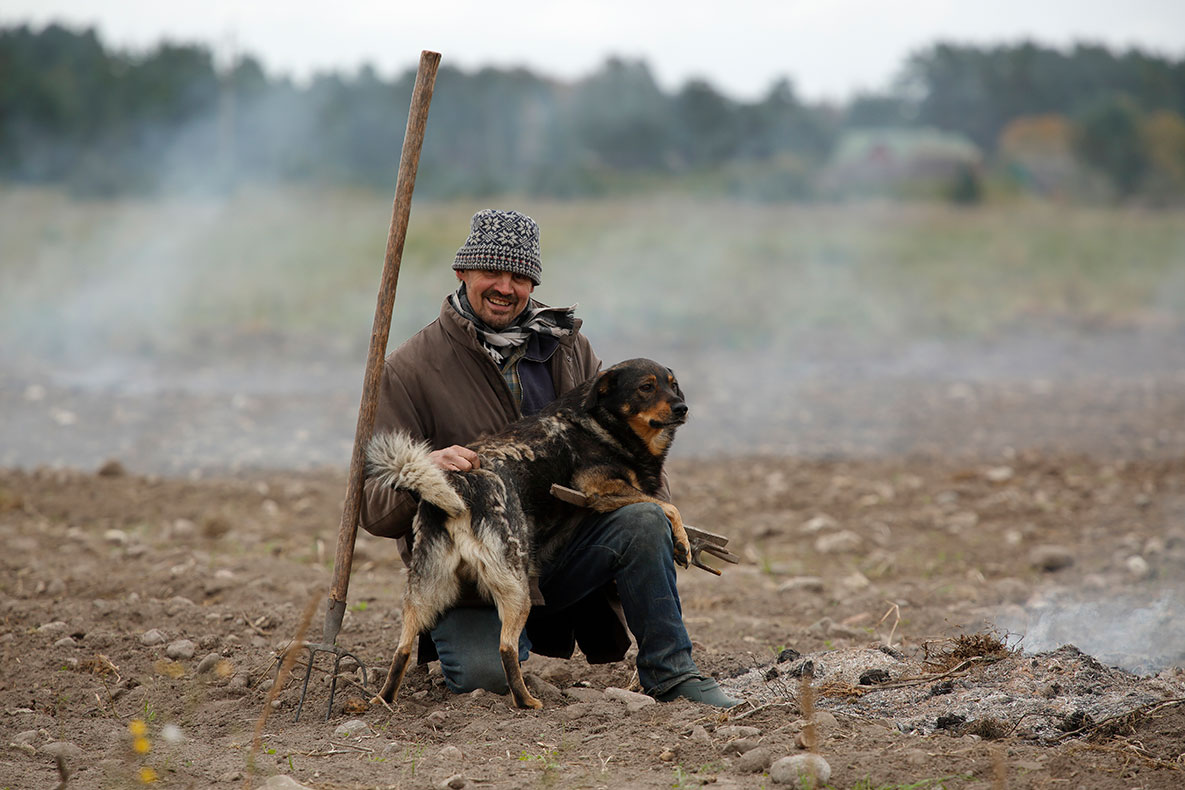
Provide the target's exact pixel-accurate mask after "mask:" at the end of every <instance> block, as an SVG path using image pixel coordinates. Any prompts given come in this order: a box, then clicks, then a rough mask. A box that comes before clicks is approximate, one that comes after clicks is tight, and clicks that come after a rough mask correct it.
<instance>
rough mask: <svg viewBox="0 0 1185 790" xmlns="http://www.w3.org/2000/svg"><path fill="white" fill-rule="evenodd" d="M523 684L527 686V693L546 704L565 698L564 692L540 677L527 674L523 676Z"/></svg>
mask: <svg viewBox="0 0 1185 790" xmlns="http://www.w3.org/2000/svg"><path fill="white" fill-rule="evenodd" d="M523 682H524V683H525V684H526V686H527V691H530V692H531V694H533V695H534V696H535V697H536V698H538V699H541V700H543V701H545V702H552V701H555V700H558V699H560V698H561V697H562V696H563V692H561V691H560V690H559V688H558V687H557V686H554V685H552V684H551V683H548V682H547V681H546V680H544V679H543V678H541V677H539V676H538V675H535V674H532V673H526V674H524V675H523Z"/></svg>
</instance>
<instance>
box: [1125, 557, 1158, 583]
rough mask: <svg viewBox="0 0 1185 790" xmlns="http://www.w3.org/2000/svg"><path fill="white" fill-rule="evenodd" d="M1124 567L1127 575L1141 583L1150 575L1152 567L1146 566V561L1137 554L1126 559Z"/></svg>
mask: <svg viewBox="0 0 1185 790" xmlns="http://www.w3.org/2000/svg"><path fill="white" fill-rule="evenodd" d="M1124 566H1125V567H1126V568H1127V572H1128V575H1130V576H1131V577H1132V578H1133V579H1135V580H1137V581H1143V580H1144V579H1147V578H1148V577H1149V576H1151V575H1152V567H1151V566H1150V565H1148V560H1146V559H1144V558H1143V557H1141V556H1140V555H1139V554H1133V555H1132V556H1130V557H1128V558H1127V560H1126V561H1125V562H1124Z"/></svg>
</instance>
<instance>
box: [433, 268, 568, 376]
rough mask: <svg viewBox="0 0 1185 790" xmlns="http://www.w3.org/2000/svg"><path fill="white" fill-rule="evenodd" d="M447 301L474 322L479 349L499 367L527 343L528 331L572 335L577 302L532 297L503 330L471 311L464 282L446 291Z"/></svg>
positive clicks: (529, 336) (557, 335) (529, 333)
mask: <svg viewBox="0 0 1185 790" xmlns="http://www.w3.org/2000/svg"><path fill="white" fill-rule="evenodd" d="M448 302H449V304H450V305H452V307H453V309H454V310H456V311H457V312H458V313H459V314H460V315H461V316H463V317H464V318H466V319H468V320H469V322H470V323H472V324H473V328H474V329H475V330H477V339H478V340H479V341H480V342H481V345H482V348H484V349H485V350H486V353H487V354H489V355H490V357H491V358H492V359H493V360H494V363H495V364H497V365H498V367H499V368H501V367H502V363H503V361H504V360H505V359H506V355H507V354H508V353H510V352H512V351H513V350H514V349H516V348H518V347H519V346H521V345H523V344H524V343H526V342H527V341H528V340H529V339H530V338H531V333H533V332H538V333H540V334H544V335H553V336H555V337H564V336H566V335H570V334H572V331H573V330H574V329H575V327H576V305H572V306H571V307H547V306H546V305H542V304H539V303H538V302H536V301H535V300H534V299H532V300H530V301H529V302H528V303H527V307H526V309H525V310H523V311H522V312H521V313H519V315H518V318H516V319H515V320H514V322H513V323H512V324H510V326H508V327H506V328H505V329H502V330H497V329H493V328H492V327H490V326H488V325H487V324H486V323H485V322H484V321H482V320H481V319H480V318H478V317H477V314H476V313H475V312H473V306H472V305H471V304H469V297H468V296H467V295H466V294H465V284H464V283H461V287H460V288H458V289H457V290H456V291H455V292H454V293H451V294H449V297H448Z"/></svg>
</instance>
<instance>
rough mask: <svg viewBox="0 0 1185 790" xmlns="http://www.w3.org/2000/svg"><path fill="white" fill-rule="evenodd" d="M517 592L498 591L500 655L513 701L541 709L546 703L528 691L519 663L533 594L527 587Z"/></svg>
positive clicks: (523, 706)
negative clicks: (500, 593)
mask: <svg viewBox="0 0 1185 790" xmlns="http://www.w3.org/2000/svg"><path fill="white" fill-rule="evenodd" d="M515 592H516V593H518V594H514V593H512V594H510V595H506V596H503V595H498V594H495V599H494V600H495V602H496V603H497V604H498V616H499V617H500V618H502V636H501V639H500V643H499V645H498V655H499V656H500V657H501V658H502V669H503V670H504V671H505V672H506V683H507V685H509V686H510V694H511V696H512V697H514V704H515V705H516V706H517V707H520V708H532V709H535V710H538V709H539V708H542V707H543V703H542V702H540V701H539V700H537V699H535V698H534V697H533V696H531V692H529V691H527V684H526V683H525V682H524V681H523V668H522V665H521V664H519V663H518V640H519V636H520V635H521V634H522V632H523V628H525V627H526V625H527V615H529V614H530V613H531V594H530V592H529V591H528V590H527V589H525V588H524V589H522V590H521V591H515Z"/></svg>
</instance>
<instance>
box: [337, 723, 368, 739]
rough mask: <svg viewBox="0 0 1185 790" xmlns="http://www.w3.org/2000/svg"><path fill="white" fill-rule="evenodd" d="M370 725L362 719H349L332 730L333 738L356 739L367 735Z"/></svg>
mask: <svg viewBox="0 0 1185 790" xmlns="http://www.w3.org/2000/svg"><path fill="white" fill-rule="evenodd" d="M369 734H370V725H369V724H367V723H366V722H364V721H362V719H350V720H349V721H346V722H342V723H341V724H339V725H337V727H336V728H334V730H333V737H335V738H356V737H358V736H359V735H369Z"/></svg>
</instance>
